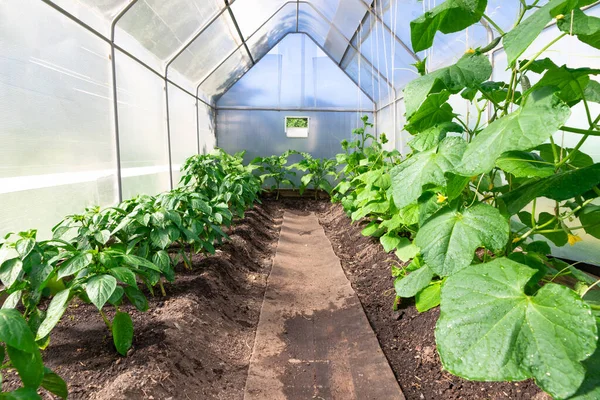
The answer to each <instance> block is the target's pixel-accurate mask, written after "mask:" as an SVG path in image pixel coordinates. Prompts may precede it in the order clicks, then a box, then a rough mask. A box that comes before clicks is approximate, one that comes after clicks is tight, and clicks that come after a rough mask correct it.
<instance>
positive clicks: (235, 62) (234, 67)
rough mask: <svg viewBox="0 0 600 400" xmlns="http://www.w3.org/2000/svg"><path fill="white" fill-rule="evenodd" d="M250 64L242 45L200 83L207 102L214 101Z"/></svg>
mask: <svg viewBox="0 0 600 400" xmlns="http://www.w3.org/2000/svg"><path fill="white" fill-rule="evenodd" d="M251 66H252V61H251V60H250V58H249V57H248V53H246V49H245V48H244V47H242V48H240V49H239V50H237V51H236V52H235V53H233V55H232V56H231V57H229V58H228V59H227V60H225V62H224V63H223V64H221V66H220V67H219V68H217V69H216V70H215V72H214V73H213V74H211V75H210V76H209V77H208V78H206V80H205V81H204V82H203V83H202V84H201V85H200V90H201V91H202V92H203V93H204V94H205V96H206V98H205V100H206V101H207V102H209V103H211V104H212V103H214V102H216V101H217V100H218V99H219V98H220V97H221V96H222V95H223V93H225V92H226V91H227V90H228V89H229V88H230V87H231V86H232V85H233V84H234V83H235V82H237V81H238V79H240V78H241V77H242V76H243V75H244V74H245V73H246V72H247V71H248V70H249V69H250V67H251Z"/></svg>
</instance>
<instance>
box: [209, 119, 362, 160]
mask: <svg viewBox="0 0 600 400" xmlns="http://www.w3.org/2000/svg"><path fill="white" fill-rule="evenodd" d="M364 114H366V115H369V118H370V119H372V118H373V115H372V113H364ZM362 115H363V113H355V112H327V111H324V112H318V111H258V110H250V111H247V110H218V111H217V135H218V144H219V147H220V148H222V149H224V150H225V151H228V152H230V153H234V152H237V151H241V150H247V152H246V156H245V158H246V160H247V161H248V160H252V159H253V158H255V157H258V156H270V155H273V154H281V153H283V152H284V151H286V150H289V149H294V150H298V151H306V152H309V153H310V154H312V155H313V156H314V157H319V158H322V157H327V158H332V157H335V155H336V154H337V153H340V152H341V151H342V149H341V147H340V141H342V140H343V139H350V137H351V135H352V133H351V132H352V130H353V129H355V128H357V127H359V126H362V121H360V116H362ZM286 116H287V117H289V116H302V117H309V118H310V125H309V134H308V138H302V139H294V138H288V137H286V135H285V117H286Z"/></svg>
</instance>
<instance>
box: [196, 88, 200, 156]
mask: <svg viewBox="0 0 600 400" xmlns="http://www.w3.org/2000/svg"><path fill="white" fill-rule="evenodd" d="M196 143H197V145H198V151H197V153H198V154H200V107H199V106H198V95H196Z"/></svg>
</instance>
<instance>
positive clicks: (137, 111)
mask: <svg viewBox="0 0 600 400" xmlns="http://www.w3.org/2000/svg"><path fill="white" fill-rule="evenodd" d="M116 63H117V85H118V100H119V103H118V108H119V139H120V145H121V168H122V170H121V176H122V185H123V198H124V199H127V198H131V197H134V196H135V195H138V194H142V193H143V194H157V193H160V192H163V191H165V190H168V189H169V188H170V180H169V153H168V147H167V146H168V144H167V125H166V115H165V111H166V105H165V104H166V103H165V90H164V80H163V79H161V78H159V77H158V76H156V75H155V74H153V73H152V72H150V71H148V70H147V69H146V68H144V67H142V66H141V65H140V64H138V63H137V62H135V61H134V60H132V59H131V58H129V57H127V56H125V55H123V54H121V53H120V52H117V54H116Z"/></svg>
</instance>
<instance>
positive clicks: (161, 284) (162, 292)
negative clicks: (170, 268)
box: [158, 279, 167, 297]
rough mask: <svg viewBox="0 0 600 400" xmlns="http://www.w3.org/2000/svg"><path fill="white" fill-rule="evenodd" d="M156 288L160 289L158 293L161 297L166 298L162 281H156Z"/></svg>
mask: <svg viewBox="0 0 600 400" xmlns="http://www.w3.org/2000/svg"><path fill="white" fill-rule="evenodd" d="M158 286H159V287H160V293H161V294H162V296H163V297H167V292H166V291H165V287H164V286H163V283H162V279H159V280H158Z"/></svg>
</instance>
